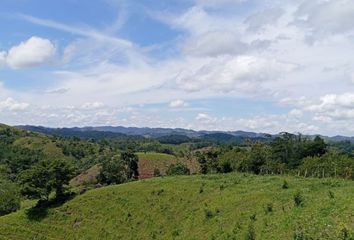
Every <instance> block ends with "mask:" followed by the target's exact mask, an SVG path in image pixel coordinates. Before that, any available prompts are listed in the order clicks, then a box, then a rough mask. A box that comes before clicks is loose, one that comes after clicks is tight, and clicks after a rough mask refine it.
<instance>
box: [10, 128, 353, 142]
mask: <svg viewBox="0 0 354 240" xmlns="http://www.w3.org/2000/svg"><path fill="white" fill-rule="evenodd" d="M14 127H16V128H20V129H23V130H27V131H33V132H39V133H44V134H51V135H60V136H66V137H68V136H77V137H83V138H91V137H93V136H95V137H97V136H98V138H104V137H108V138H110V137H111V138H113V137H132V136H134V137H141V136H142V137H145V138H160V137H166V136H171V135H173V136H178V135H180V136H186V137H188V138H202V139H204V138H206V139H210V138H214V137H215V138H217V139H219V140H220V139H221V140H222V141H221V142H225V139H229V140H230V139H231V140H232V139H233V138H235V139H233V140H235V141H239V140H240V139H243V140H245V139H256V140H269V139H272V138H274V137H276V136H278V135H279V134H268V133H257V132H250V131H243V130H235V131H217V130H192V129H184V128H151V127H124V126H86V127H69V128H51V127H44V126H33V125H18V126H14ZM306 136H308V137H310V138H313V137H315V136H320V137H322V138H324V139H325V140H327V141H333V142H340V141H350V142H352V143H354V137H350V136H342V135H336V136H324V135H319V134H315V135H306ZM236 138H237V139H236ZM214 140H215V139H214Z"/></svg>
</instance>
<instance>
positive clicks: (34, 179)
mask: <svg viewBox="0 0 354 240" xmlns="http://www.w3.org/2000/svg"><path fill="white" fill-rule="evenodd" d="M73 176H74V168H73V166H72V164H70V162H69V161H67V160H63V159H52V160H42V161H40V162H38V163H36V164H35V165H33V167H31V168H30V169H28V170H26V171H24V172H22V174H21V176H20V183H21V192H22V194H23V195H25V196H27V197H29V198H39V199H45V200H48V199H49V196H50V194H51V193H52V192H53V191H54V192H55V193H56V198H60V197H62V196H63V195H64V193H65V190H66V189H65V186H66V185H67V184H68V183H69V181H70V180H71V178H72V177H73Z"/></svg>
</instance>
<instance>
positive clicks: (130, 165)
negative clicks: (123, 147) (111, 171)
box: [120, 151, 139, 179]
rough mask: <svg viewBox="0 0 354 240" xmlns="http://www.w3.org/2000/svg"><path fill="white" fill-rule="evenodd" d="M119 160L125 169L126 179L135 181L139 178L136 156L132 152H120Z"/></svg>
mask: <svg viewBox="0 0 354 240" xmlns="http://www.w3.org/2000/svg"><path fill="white" fill-rule="evenodd" d="M120 158H121V159H122V161H123V164H124V165H125V166H126V167H127V178H128V179H136V178H138V176H139V172H138V162H139V158H138V156H137V155H136V154H135V153H133V152H132V151H127V152H122V153H121V155H120Z"/></svg>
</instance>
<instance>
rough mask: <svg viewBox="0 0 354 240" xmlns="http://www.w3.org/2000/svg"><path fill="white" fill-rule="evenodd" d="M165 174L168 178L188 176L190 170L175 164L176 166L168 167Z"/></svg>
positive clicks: (180, 164)
mask: <svg viewBox="0 0 354 240" xmlns="http://www.w3.org/2000/svg"><path fill="white" fill-rule="evenodd" d="M166 174H167V175H169V176H174V175H189V174H190V170H189V169H188V167H187V166H185V165H183V164H182V163H177V164H172V165H170V167H169V168H168V169H167V172H166Z"/></svg>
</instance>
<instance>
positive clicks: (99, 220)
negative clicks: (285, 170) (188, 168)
mask: <svg viewBox="0 0 354 240" xmlns="http://www.w3.org/2000/svg"><path fill="white" fill-rule="evenodd" d="M284 178H285V179H286V180H287V181H288V183H289V189H282V188H281V186H282V182H283V180H284ZM201 186H204V187H203V191H202V192H201V191H200V189H201ZM299 189H300V190H301V191H302V192H303V196H304V199H305V206H304V207H301V208H297V207H294V202H293V195H294V194H295V192H296V191H297V190H299ZM329 191H332V192H333V193H334V196H335V197H334V198H333V199H331V198H330V197H329V194H328V192H329ZM353 199H354V183H353V182H350V181H344V180H335V179H322V180H321V179H303V178H294V177H277V176H275V177H264V176H253V175H248V176H244V175H241V174H229V175H210V176H189V177H169V178H158V179H151V180H145V181H139V182H132V183H128V184H123V185H119V186H110V187H105V188H101V189H96V190H92V191H89V192H87V193H85V194H84V195H80V196H77V197H76V198H74V199H73V200H71V201H69V202H67V203H66V204H64V205H62V206H60V207H57V208H53V209H50V210H49V211H48V215H47V216H46V217H45V218H43V219H41V220H29V219H28V218H27V216H26V214H25V211H24V210H22V211H19V212H17V213H15V214H11V215H8V216H5V217H1V218H0V239H17V240H21V239H213V236H214V237H215V238H214V239H244V238H245V235H246V233H247V232H248V229H249V226H250V224H251V223H252V222H253V224H254V228H255V231H256V237H257V238H256V239H293V235H294V232H295V231H299V232H303V233H304V234H305V235H306V236H312V237H313V239H338V236H339V235H340V233H341V230H342V229H343V228H344V227H347V228H348V229H353V228H354V214H353V212H354V201H353ZM268 203H273V205H274V211H273V212H272V213H266V212H265V210H264V209H265V206H266V205H267V204H268ZM253 214H256V220H255V221H254V220H252V219H251V218H250V216H252V215H253Z"/></svg>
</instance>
